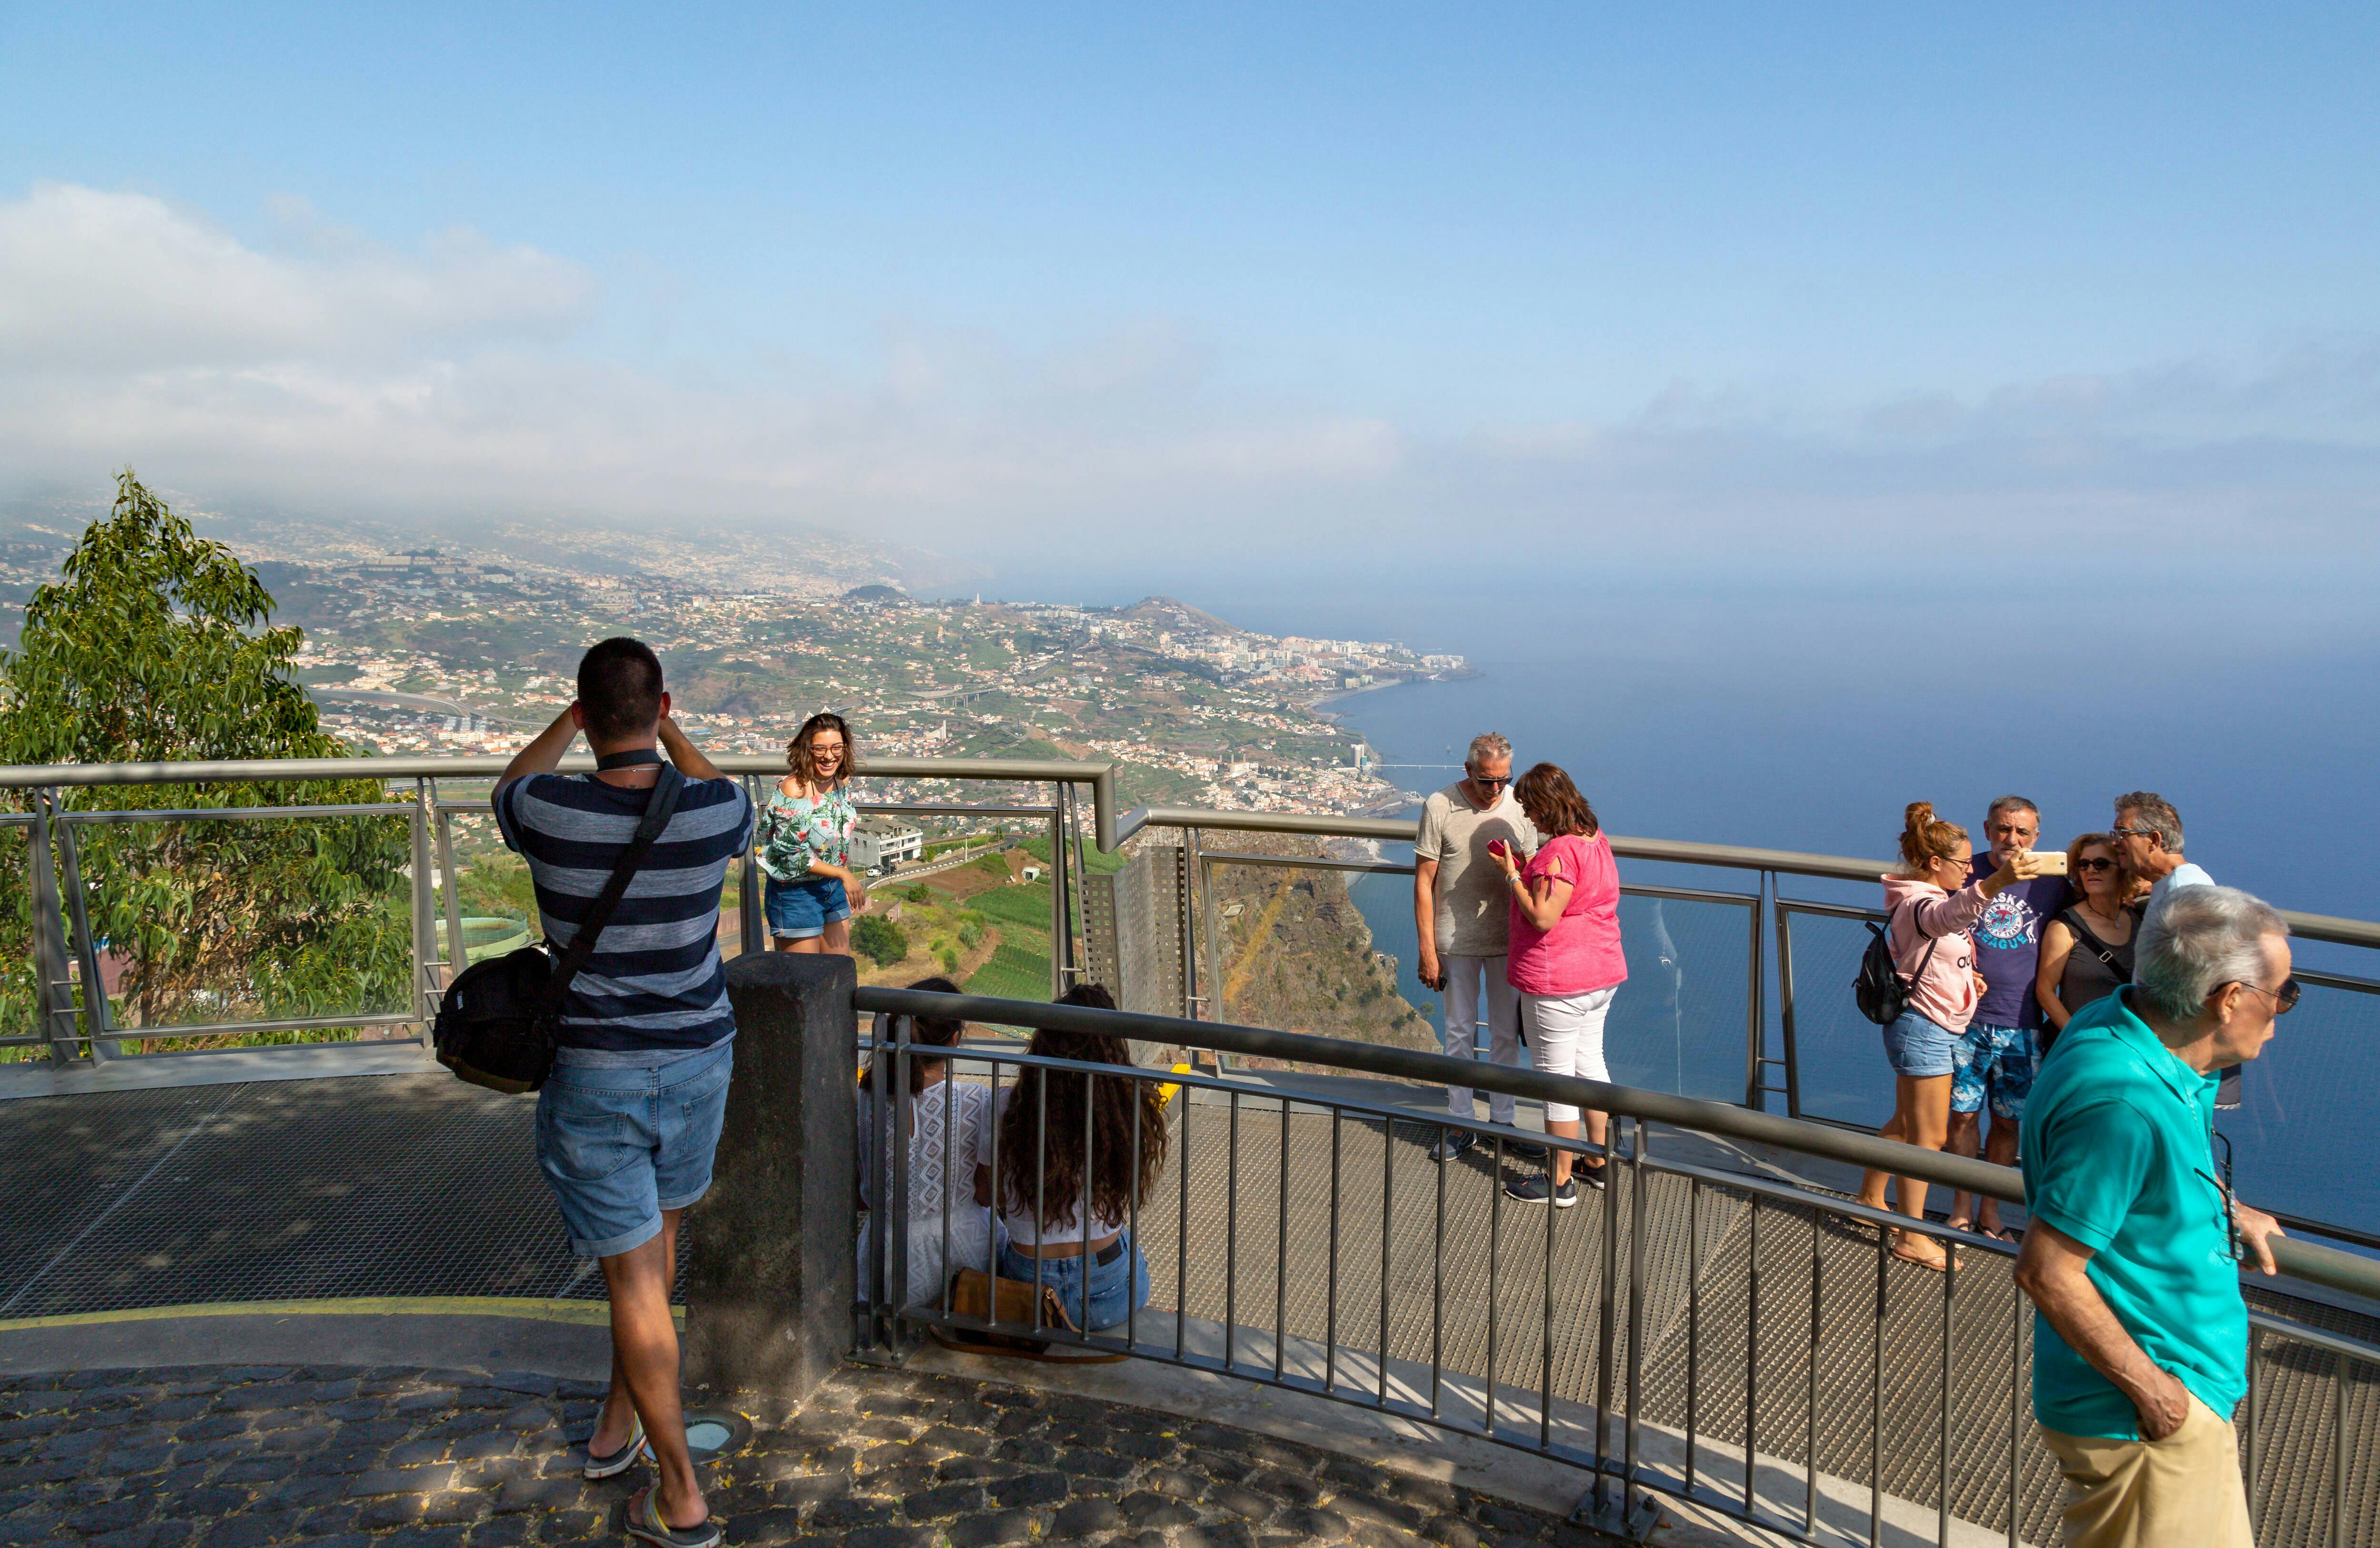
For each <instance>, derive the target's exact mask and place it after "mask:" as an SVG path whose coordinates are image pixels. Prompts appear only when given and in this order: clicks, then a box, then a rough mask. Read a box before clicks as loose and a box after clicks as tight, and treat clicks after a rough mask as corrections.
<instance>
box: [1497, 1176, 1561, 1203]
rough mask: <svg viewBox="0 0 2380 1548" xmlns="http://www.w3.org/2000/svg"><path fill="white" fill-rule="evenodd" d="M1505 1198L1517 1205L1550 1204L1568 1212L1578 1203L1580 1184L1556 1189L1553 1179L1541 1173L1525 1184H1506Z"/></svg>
mask: <svg viewBox="0 0 2380 1548" xmlns="http://www.w3.org/2000/svg"><path fill="white" fill-rule="evenodd" d="M1504 1197H1505V1198H1507V1199H1510V1200H1512V1201H1513V1202H1514V1203H1516V1204H1546V1203H1550V1204H1552V1205H1553V1207H1554V1208H1556V1209H1558V1210H1566V1209H1568V1208H1570V1207H1571V1206H1572V1205H1573V1204H1575V1203H1577V1202H1578V1184H1576V1183H1574V1182H1566V1183H1564V1184H1562V1185H1561V1187H1560V1188H1556V1187H1555V1186H1554V1185H1553V1179H1552V1178H1551V1177H1549V1176H1547V1175H1546V1174H1545V1173H1543V1172H1540V1173H1538V1174H1537V1175H1536V1176H1534V1177H1531V1178H1529V1179H1527V1180H1526V1181H1524V1182H1508V1183H1506V1184H1505V1185H1504Z"/></svg>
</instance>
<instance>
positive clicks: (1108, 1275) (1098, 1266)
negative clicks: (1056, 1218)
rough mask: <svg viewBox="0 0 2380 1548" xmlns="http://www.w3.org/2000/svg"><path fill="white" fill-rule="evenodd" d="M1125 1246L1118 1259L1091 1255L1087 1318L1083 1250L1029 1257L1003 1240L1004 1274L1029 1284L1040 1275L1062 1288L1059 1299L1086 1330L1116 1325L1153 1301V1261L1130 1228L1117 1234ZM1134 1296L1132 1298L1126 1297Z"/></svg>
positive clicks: (1001, 1263) (1002, 1274) (1119, 1241)
mask: <svg viewBox="0 0 2380 1548" xmlns="http://www.w3.org/2000/svg"><path fill="white" fill-rule="evenodd" d="M1116 1240H1117V1242H1118V1243H1120V1244H1121V1245H1122V1246H1123V1251H1122V1252H1120V1253H1118V1254H1117V1255H1116V1257H1115V1261H1114V1262H1107V1263H1102V1262H1099V1254H1098V1253H1096V1252H1094V1253H1093V1254H1091V1277H1090V1295H1089V1298H1088V1299H1089V1305H1088V1308H1087V1310H1088V1313H1089V1314H1088V1316H1087V1317H1086V1316H1085V1311H1086V1307H1085V1297H1084V1294H1083V1259H1082V1255H1081V1254H1080V1253H1078V1252H1069V1253H1067V1254H1066V1255H1065V1256H1063V1257H1061V1258H1027V1257H1026V1256H1025V1254H1023V1253H1022V1252H1019V1251H1017V1250H1016V1249H1014V1247H1011V1246H1010V1245H1009V1244H1008V1242H1007V1241H1006V1240H1005V1239H1003V1240H1002V1242H1001V1244H1000V1277H1001V1278H1002V1279H1021V1280H1023V1281H1025V1283H1026V1284H1027V1285H1030V1284H1032V1283H1033V1281H1034V1278H1035V1276H1036V1275H1037V1274H1038V1276H1039V1278H1040V1282H1041V1283H1042V1284H1044V1285H1047V1286H1050V1288H1051V1289H1053V1290H1055V1291H1057V1292H1058V1302H1059V1304H1060V1305H1062V1306H1063V1307H1064V1308H1065V1309H1066V1315H1067V1316H1069V1317H1072V1318H1073V1319H1075V1326H1076V1327H1078V1328H1081V1329H1083V1330H1085V1331H1086V1332H1087V1331H1089V1330H1090V1329H1093V1328H1111V1327H1114V1326H1115V1325H1116V1324H1117V1323H1121V1322H1123V1320H1124V1318H1125V1316H1126V1315H1127V1314H1129V1313H1131V1312H1133V1311H1135V1310H1139V1309H1140V1308H1142V1307H1144V1306H1147V1304H1148V1262H1147V1259H1145V1258H1143V1257H1142V1256H1141V1255H1140V1244H1139V1243H1138V1242H1136V1241H1135V1240H1133V1239H1132V1233H1131V1232H1129V1231H1126V1232H1125V1233H1123V1235H1122V1236H1120V1237H1117V1238H1116ZM1127 1297H1129V1299H1126V1298H1127Z"/></svg>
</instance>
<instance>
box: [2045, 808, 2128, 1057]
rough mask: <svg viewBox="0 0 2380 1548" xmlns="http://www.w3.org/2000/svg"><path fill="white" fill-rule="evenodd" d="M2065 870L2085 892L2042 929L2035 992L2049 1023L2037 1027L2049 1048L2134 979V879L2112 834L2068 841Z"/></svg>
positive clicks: (2046, 1050)
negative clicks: (2079, 1017) (2087, 1009)
mask: <svg viewBox="0 0 2380 1548" xmlns="http://www.w3.org/2000/svg"><path fill="white" fill-rule="evenodd" d="M2066 872H2067V875H2068V877H2069V878H2070V880H2071V881H2072V883H2073V884H2074V885H2075V886H2076V887H2077V888H2079V889H2080V890H2081V892H2082V894H2083V896H2082V898H2081V899H2080V900H2079V901H2077V902H2076V903H2075V904H2074V905H2073V907H2071V908H2064V909H2061V910H2059V911H2058V917H2057V918H2056V919H2053V920H2050V921H2049V923H2048V924H2047V925H2046V926H2044V927H2043V929H2042V932H2041V966H2040V968H2039V969H2038V970H2037V971H2036V972H2035V973H2034V981H2033V997H2034V999H2036V1000H2038V1001H2040V1002H2041V1013H2042V1015H2044V1016H2046V1017H2047V1018H2049V1024H2048V1025H2047V1026H2046V1027H2044V1028H2042V1029H2041V1030H2039V1031H2038V1032H2036V1033H2034V1037H2035V1038H2036V1039H2037V1040H2038V1041H2039V1042H2040V1044H2041V1052H2042V1053H2043V1054H2047V1053H2048V1052H2049V1049H2050V1045H2051V1044H2052V1043H2054V1042H2057V1041H2058V1033H2059V1032H2061V1031H2063V1030H2066V1023H2067V1022H2069V1021H2070V1020H2072V1019H2073V1018H2074V1013H2075V1012H2076V1011H2078V1010H2081V1009H2082V1008H2083V1006H2087V1005H2089V1004H2090V1003H2091V1002H2092V1001H2094V1000H2096V999H2099V998H2101V997H2102V996H2105V995H2108V994H2112V993H2115V992H2116V991H2117V990H2118V989H2119V988H2121V987H2122V986H2123V985H2125V984H2127V983H2130V982H2131V981H2132V930H2133V927H2134V926H2135V925H2137V924H2138V923H2139V922H2140V919H2139V916H2138V915H2136V914H2135V913H2133V911H2132V910H2131V908H2128V907H2127V906H2126V905H2127V904H2128V903H2129V902H2130V901H2131V895H2132V890H2133V882H2134V880H2135V878H2134V877H2133V875H2132V873H2131V871H2130V870H2128V869H2126V867H2125V865H2124V861H2123V856H2122V853H2121V851H2120V850H2119V849H2118V848H2117V847H2116V840H2115V837H2114V835H2110V834H2104V833H2086V834H2084V835H2083V836H2082V837H2080V838H2077V839H2076V840H2075V841H2074V842H2073V843H2071V844H2070V845H2068V846H2067V847H2066Z"/></svg>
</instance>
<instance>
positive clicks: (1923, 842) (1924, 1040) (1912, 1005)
mask: <svg viewBox="0 0 2380 1548" xmlns="http://www.w3.org/2000/svg"><path fill="white" fill-rule="evenodd" d="M1973 855H1974V846H1973V845H1972V844H1970V843H1969V842H1968V841H1967V830H1966V829H1964V828H1962V827H1961V826H1959V824H1957V823H1939V822H1937V821H1935V819H1934V808H1933V805H1932V804H1931V803H1930V802H1926V801H1912V802H1910V803H1909V810H1908V811H1907V812H1906V813H1904V814H1903V819H1902V825H1901V832H1900V860H1901V866H1902V872H1901V874H1900V875H1898V876H1887V877H1885V878H1884V906H1885V909H1886V920H1885V931H1886V934H1887V938H1888V940H1889V942H1890V944H1891V946H1892V957H1893V964H1894V966H1895V967H1896V968H1898V969H1900V977H1901V981H1902V983H1904V984H1905V985H1906V986H1907V990H1908V999H1907V1002H1906V1004H1907V1008H1906V1009H1904V1010H1903V1011H1902V1012H1901V1013H1900V1018H1899V1019H1897V1020H1895V1021H1894V1022H1892V1024H1891V1025H1889V1026H1888V1027H1886V1028H1885V1029H1884V1054H1885V1057H1886V1058H1887V1059H1888V1060H1889V1061H1890V1062H1891V1064H1892V1072H1893V1098H1892V1119H1891V1121H1890V1122H1889V1123H1887V1124H1886V1125H1885V1126H1884V1127H1883V1128H1882V1129H1881V1130H1880V1131H1879V1132H1881V1133H1882V1134H1883V1136H1884V1137H1885V1138H1886V1139H1887V1140H1900V1142H1901V1143H1903V1144H1907V1145H1914V1146H1916V1147H1917V1148H1918V1149H1920V1150H1926V1151H1938V1150H1940V1149H1941V1148H1942V1140H1943V1137H1944V1136H1945V1135H1946V1134H1948V1133H1949V1127H1950V1076H1951V1073H1952V1072H1953V1071H1954V1070H1956V1069H1957V1068H1958V1062H1957V1059H1956V1057H1955V1051H1956V1049H1957V1048H1958V1045H1959V1034H1961V1032H1964V1031H1965V1030H1967V1023H1968V1022H1970V1021H1972V1020H1973V1019H1974V1016H1975V1002H1976V1001H1977V999H1979V998H1980V997H1981V996H1982V993H1983V991H1984V988H1985V984H1984V981H1983V978H1982V976H1981V975H1980V974H1978V973H1977V972H1976V971H1975V943H1974V940H1973V937H1972V936H1970V935H1969V934H1968V933H1967V931H1968V928H1969V927H1970V926H1972V925H1973V923H1974V922H1975V921H1976V920H1979V919H1981V918H1983V917H1984V905H1985V904H1986V903H1988V902H1990V901H1991V900H1992V898H1993V897H1994V896H1997V895H1998V892H1999V890H2000V889H2001V888H2002V887H2005V886H2007V885H2008V884H2010V883H2011V882H2017V881H2022V880H2025V879H2028V878H2030V877H2034V876H2037V875H2039V874H2040V873H2041V860H2040V859H2039V857H2037V856H2034V855H2032V854H2020V855H2018V856H2017V857H2015V858H2014V859H2011V860H2010V861H2009V862H2008V863H2007V864H2005V865H2003V866H2001V867H2000V868H1999V869H1998V871H1995V872H1992V873H1991V874H1990V875H1989V876H1986V877H1985V878H1984V879H1983V880H1981V881H1979V882H1976V883H1973V884H1969V883H1968V881H1967V862H1968V860H1969V859H1972V858H1973ZM1953 889H1956V890H1953ZM1890 1180H1891V1177H1890V1176H1889V1174H1887V1173H1884V1172H1870V1173H1868V1174H1867V1175H1866V1176H1864V1178H1862V1179H1861V1181H1860V1202H1861V1203H1863V1204H1865V1205H1867V1206H1868V1207H1869V1208H1870V1209H1876V1210H1880V1209H1884V1208H1886V1207H1887V1206H1886V1204H1885V1201H1884V1189H1885V1185H1886V1183H1888V1182H1889V1181H1890ZM1900 1213H1903V1214H1905V1215H1908V1216H1909V1217H1910V1218H1911V1219H1913V1220H1923V1219H1925V1181H1924V1179H1922V1178H1918V1177H1902V1178H1901V1179H1900ZM1896 1235H1898V1237H1900V1239H1899V1240H1898V1241H1897V1242H1896V1243H1895V1244H1894V1245H1893V1249H1892V1251H1893V1255H1894V1256H1895V1257H1898V1258H1905V1259H1907V1260H1908V1261H1909V1262H1913V1263H1920V1264H1923V1265H1924V1266H1925V1267H1926V1268H1929V1269H1939V1268H1941V1267H1943V1265H1944V1256H1943V1252H1942V1249H1941V1248H1939V1247H1937V1246H1936V1245H1935V1244H1934V1243H1933V1242H1932V1241H1930V1240H1928V1239H1927V1238H1926V1237H1922V1236H1917V1235H1914V1234H1913V1233H1911V1232H1907V1231H1902V1232H1898V1233H1896Z"/></svg>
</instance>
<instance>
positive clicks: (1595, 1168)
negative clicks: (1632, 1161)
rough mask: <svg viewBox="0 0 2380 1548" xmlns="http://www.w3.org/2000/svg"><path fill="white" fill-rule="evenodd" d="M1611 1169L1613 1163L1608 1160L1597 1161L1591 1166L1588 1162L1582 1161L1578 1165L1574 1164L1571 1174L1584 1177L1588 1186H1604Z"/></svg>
mask: <svg viewBox="0 0 2380 1548" xmlns="http://www.w3.org/2000/svg"><path fill="white" fill-rule="evenodd" d="M1610 1170H1611V1164H1610V1163H1609V1162H1608V1161H1601V1162H1597V1163H1596V1164H1594V1165H1592V1166H1589V1165H1588V1164H1586V1163H1585V1162H1583V1161H1582V1162H1580V1163H1579V1164H1577V1165H1575V1166H1573V1167H1572V1168H1571V1169H1570V1175H1571V1176H1573V1177H1582V1178H1584V1179H1585V1182H1586V1186H1587V1187H1589V1188H1601V1187H1602V1186H1603V1179H1604V1177H1605V1176H1606V1175H1607V1174H1609V1172H1610Z"/></svg>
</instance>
